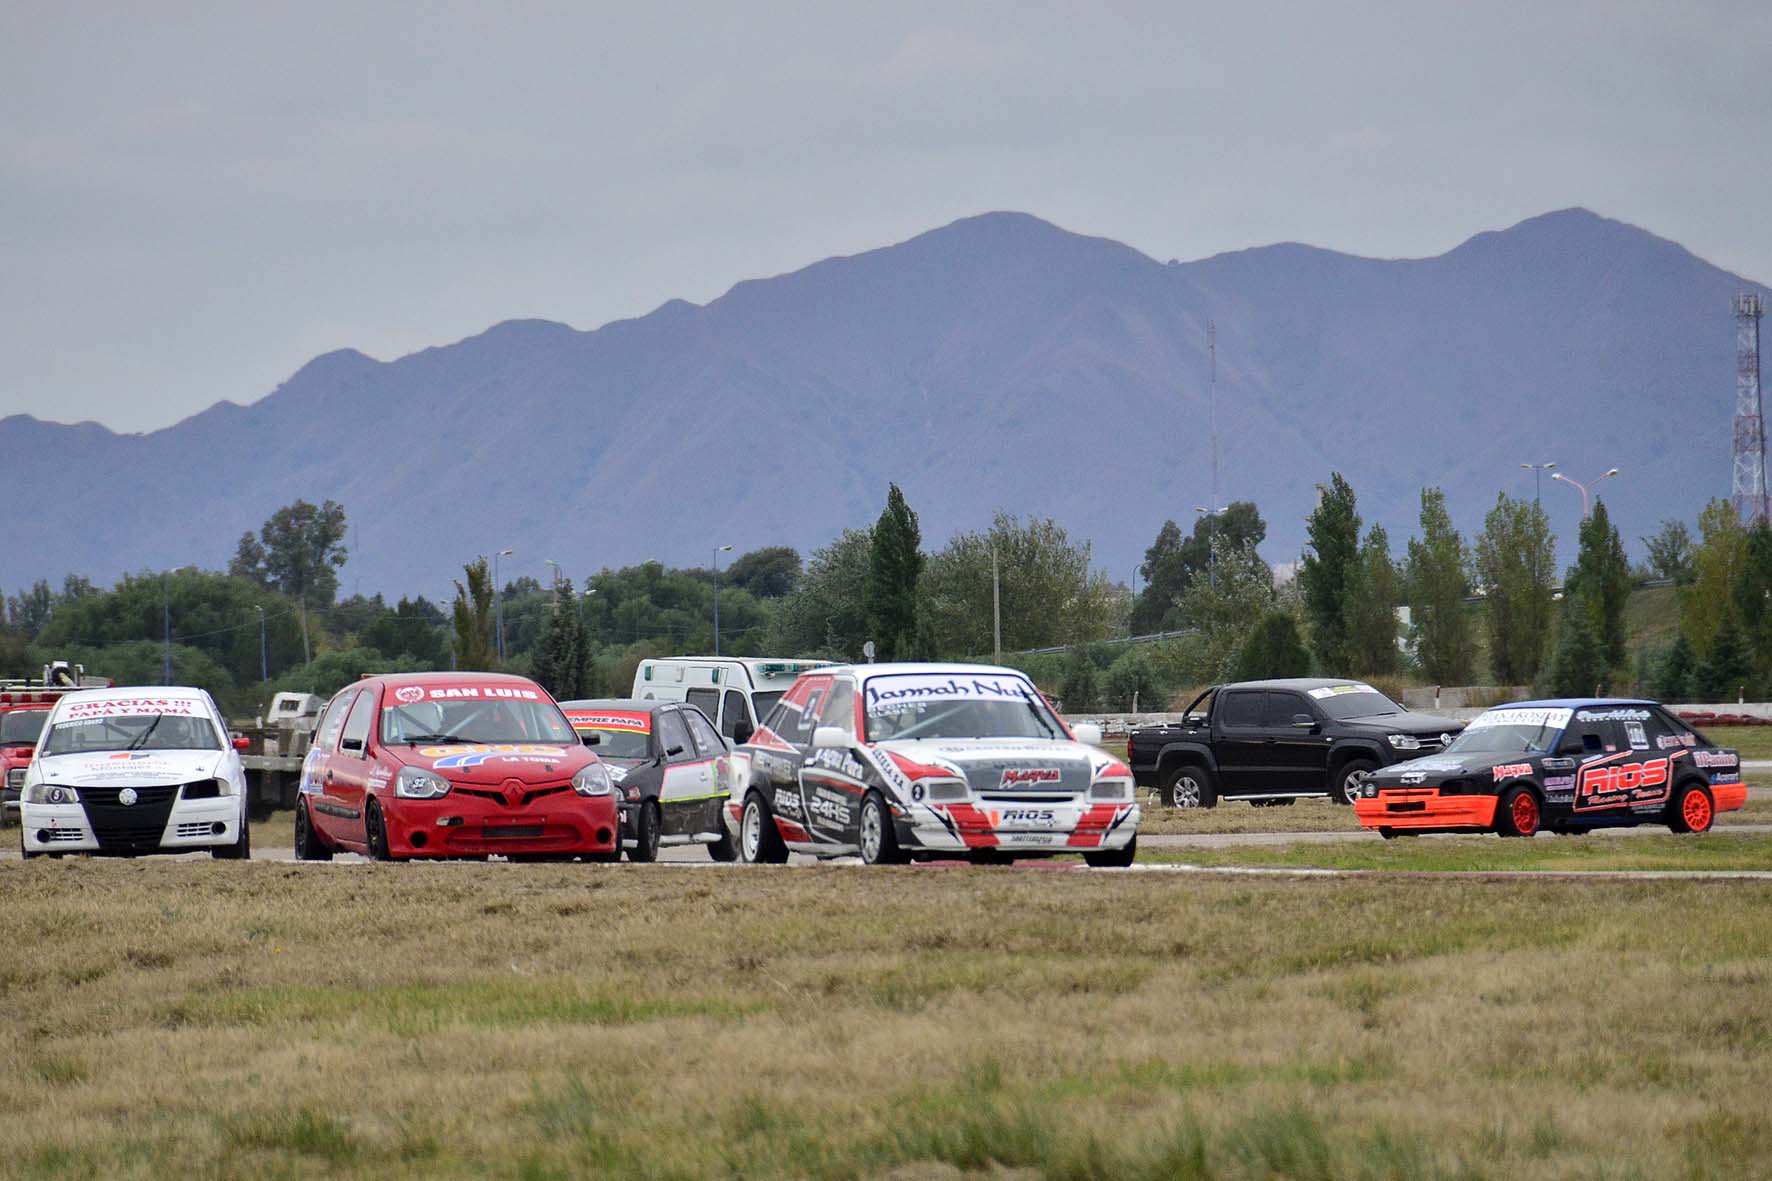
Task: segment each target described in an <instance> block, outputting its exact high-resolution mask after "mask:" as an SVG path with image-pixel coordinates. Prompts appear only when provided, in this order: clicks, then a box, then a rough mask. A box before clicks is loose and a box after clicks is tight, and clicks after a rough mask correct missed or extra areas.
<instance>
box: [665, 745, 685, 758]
mask: <svg viewBox="0 0 1772 1181" xmlns="http://www.w3.org/2000/svg"><path fill="white" fill-rule="evenodd" d="M682 753H683V748H682V747H680V746H673V747H671V748H670V749H669V750H667V751H665V753H664V757H665V758H667V759H674V758H676V757H677V756H678V755H680V754H682Z"/></svg>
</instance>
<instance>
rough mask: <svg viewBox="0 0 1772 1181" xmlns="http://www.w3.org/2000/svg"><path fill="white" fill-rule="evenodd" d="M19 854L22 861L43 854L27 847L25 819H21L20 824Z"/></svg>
mask: <svg viewBox="0 0 1772 1181" xmlns="http://www.w3.org/2000/svg"><path fill="white" fill-rule="evenodd" d="M18 855H19V860H21V861H30V860H31V859H32V858H35V857H41V856H43V854H42V853H39V852H35V851H33V850H31V849H29V848H26V847H25V822H24V821H23V820H20V821H19V824H18Z"/></svg>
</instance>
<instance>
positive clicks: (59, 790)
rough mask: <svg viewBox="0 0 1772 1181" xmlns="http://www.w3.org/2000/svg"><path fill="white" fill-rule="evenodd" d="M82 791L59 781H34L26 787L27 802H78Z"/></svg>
mask: <svg viewBox="0 0 1772 1181" xmlns="http://www.w3.org/2000/svg"><path fill="white" fill-rule="evenodd" d="M79 802H80V793H79V792H77V791H75V790H74V789H73V788H71V787H63V786H62V785H61V784H59V783H33V784H31V786H29V787H27V788H25V803H27V804H78V803H79Z"/></svg>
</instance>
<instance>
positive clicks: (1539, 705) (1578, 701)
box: [1490, 697, 1661, 709]
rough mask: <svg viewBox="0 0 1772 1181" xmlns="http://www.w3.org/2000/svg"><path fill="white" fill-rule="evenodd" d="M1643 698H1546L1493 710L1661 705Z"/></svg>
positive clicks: (1495, 707)
mask: <svg viewBox="0 0 1772 1181" xmlns="http://www.w3.org/2000/svg"><path fill="white" fill-rule="evenodd" d="M1659 704H1661V703H1660V702H1658V701H1649V700H1647V699H1646V698H1642V697H1544V698H1539V699H1538V700H1535V701H1510V702H1508V703H1507V704H1506V705H1495V706H1490V708H1491V709H1591V708H1594V707H1596V706H1598V707H1602V708H1603V707H1605V706H1611V705H1659Z"/></svg>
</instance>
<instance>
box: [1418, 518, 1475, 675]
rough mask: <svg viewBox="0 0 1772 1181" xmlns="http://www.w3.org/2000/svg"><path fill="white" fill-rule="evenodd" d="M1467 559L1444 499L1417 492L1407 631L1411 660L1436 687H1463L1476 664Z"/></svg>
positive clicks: (1468, 563)
mask: <svg viewBox="0 0 1772 1181" xmlns="http://www.w3.org/2000/svg"><path fill="white" fill-rule="evenodd" d="M1469 570H1470V555H1469V552H1468V551H1467V550H1466V548H1465V544H1464V538H1462V537H1460V536H1459V534H1458V530H1457V529H1454V528H1453V527H1452V517H1451V515H1450V514H1448V513H1447V511H1446V494H1445V493H1444V492H1442V491H1441V490H1440V489H1438V488H1423V489H1422V490H1421V536H1420V538H1418V539H1417V538H1412V539H1411V540H1410V542H1409V558H1408V562H1407V565H1406V566H1405V569H1404V575H1403V581H1404V584H1405V586H1406V587H1407V590H1408V597H1409V617H1410V619H1409V632H1410V638H1411V640H1412V641H1413V647H1414V649H1415V658H1416V660H1418V661H1419V662H1420V663H1421V671H1422V672H1423V674H1425V675H1426V676H1427V677H1428V678H1429V679H1430V680H1432V681H1435V682H1437V683H1439V684H1442V685H1464V684H1469V683H1470V679H1471V668H1472V666H1473V665H1474V664H1475V663H1476V645H1475V643H1474V642H1473V641H1472V638H1471V625H1470V617H1469V616H1468V615H1466V614H1465V610H1464V600H1465V598H1466V597H1467V596H1469V594H1470V591H1471V586H1470V573H1469Z"/></svg>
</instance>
